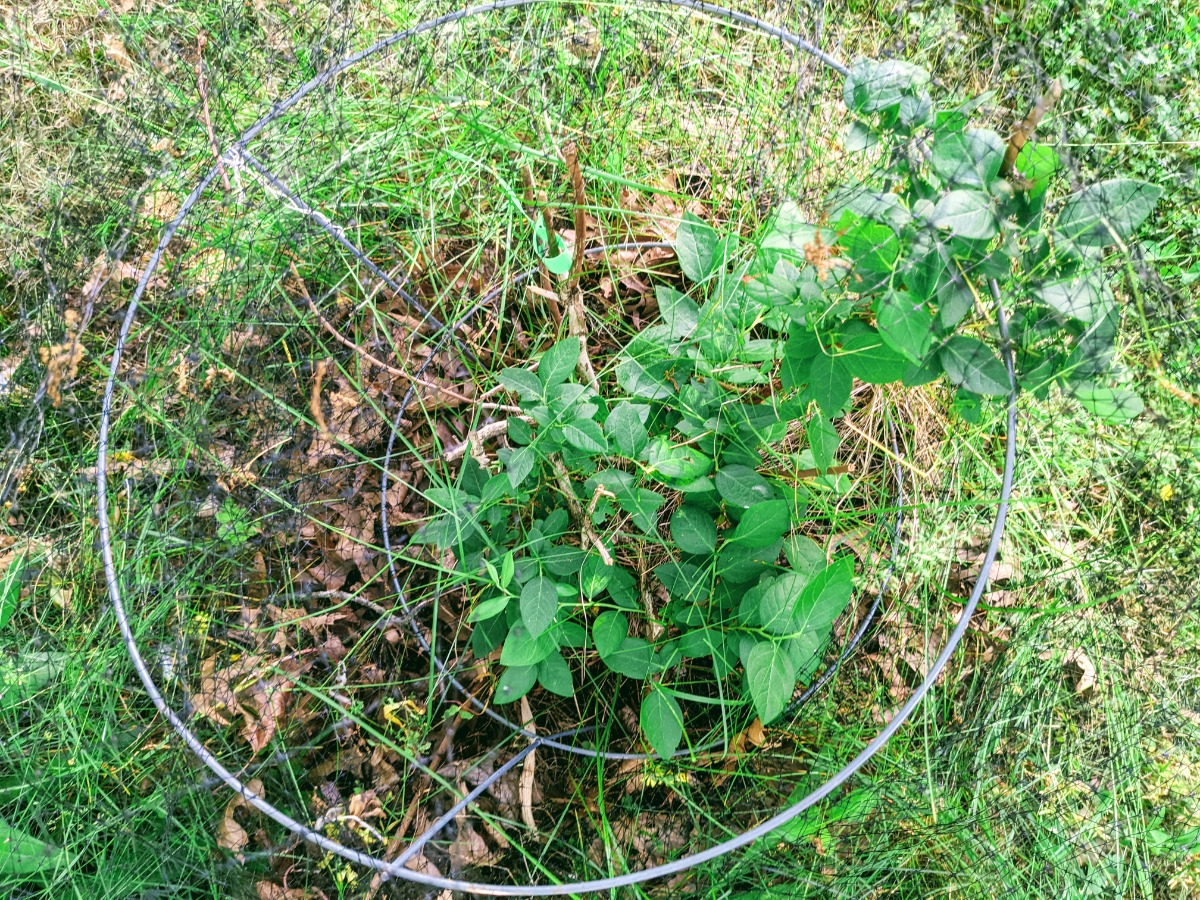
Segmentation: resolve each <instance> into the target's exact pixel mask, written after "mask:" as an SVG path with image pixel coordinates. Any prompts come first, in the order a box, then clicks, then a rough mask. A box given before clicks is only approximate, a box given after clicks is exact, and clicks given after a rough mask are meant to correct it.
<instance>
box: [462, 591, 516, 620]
mask: <svg viewBox="0 0 1200 900" xmlns="http://www.w3.org/2000/svg"><path fill="white" fill-rule="evenodd" d="M511 599H512V597H511V596H509V595H508V594H498V595H496V596H495V597H488V598H487V599H486V600H484V601H483V602H481V603H479V604H478V605H476V607H475V608H474V609H472V610H471V614H470V615H469V616H467V621H468V622H485V621H487V620H488V619H490V618H492V617H493V616H498V615H500V613H502V612H504V610H506V609H508V601H509V600H511Z"/></svg>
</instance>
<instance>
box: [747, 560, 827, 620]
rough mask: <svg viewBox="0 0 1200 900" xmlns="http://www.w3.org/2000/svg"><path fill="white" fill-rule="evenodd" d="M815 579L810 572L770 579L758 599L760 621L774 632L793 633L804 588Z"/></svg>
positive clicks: (789, 573) (822, 564)
mask: <svg viewBox="0 0 1200 900" xmlns="http://www.w3.org/2000/svg"><path fill="white" fill-rule="evenodd" d="M820 564H821V567H822V570H823V569H824V566H825V559H824V554H822V558H821V563H820ZM812 580H813V576H812V575H811V574H810V573H808V572H798V571H792V572H784V573H783V574H782V575H779V576H777V577H775V578H773V579H771V580H770V582H768V583H767V584H766V586H765V587H764V589H763V591H762V594H761V596H760V597H759V601H758V621H759V624H761V625H762V627H763V628H765V629H766V630H767V631H769V632H771V633H772V634H779V635H783V634H791V633H792V632H794V631H796V630H797V629H796V627H795V615H796V604H798V603H799V602H800V597H801V595H802V594H803V593H804V589H805V588H806V587H808V585H809V583H810V582H811V581H812Z"/></svg>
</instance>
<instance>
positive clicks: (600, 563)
mask: <svg viewBox="0 0 1200 900" xmlns="http://www.w3.org/2000/svg"><path fill="white" fill-rule="evenodd" d="M612 573H613V566H611V565H607V564H606V563H605V562H604V560H603V559H601V558H600V554H598V553H589V554H588V556H587V558H586V559H585V560H584V561H583V568H581V569H580V571H579V589H580V591H582V592H583V596H585V597H587V598H588V599H589V600H591V599H592V598H593V597H595V596H596V595H597V594H598V593H600V592H601V591H602V590H604V589H605V588H606V587H608V582H609V579H611V578H612Z"/></svg>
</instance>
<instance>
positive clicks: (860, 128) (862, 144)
mask: <svg viewBox="0 0 1200 900" xmlns="http://www.w3.org/2000/svg"><path fill="white" fill-rule="evenodd" d="M878 143H879V135H877V134H876V133H875V132H874V131H872V130H871V126H870V125H868V124H867V123H866V122H857V121H856V122H851V123H850V128H849V129H848V130H847V131H846V152H847V153H865V152H866V151H868V150H870V149H872V148H873V147H875V146H876V145H877V144H878Z"/></svg>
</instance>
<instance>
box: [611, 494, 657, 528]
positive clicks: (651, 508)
mask: <svg viewBox="0 0 1200 900" xmlns="http://www.w3.org/2000/svg"><path fill="white" fill-rule="evenodd" d="M666 502H667V498H666V497H664V496H663V495H662V494H658V493H655V492H654V491H652V490H649V489H648V488H640V487H639V488H633V489H632V490H629V491H626V492H625V493H624V494H620V495H618V496H617V504H618V505H619V506H620V507H621V509H623V510H625V512H627V513H629V515H630V516H631V517H632V518H633V521H634V524H636V525H637V527H638V528H640V529H642V531H644V532H645V533H646V534H654V533H655V532H656V531H657V530H658V511H659V510H660V509H661V508H662V505H663V504H664V503H666Z"/></svg>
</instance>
